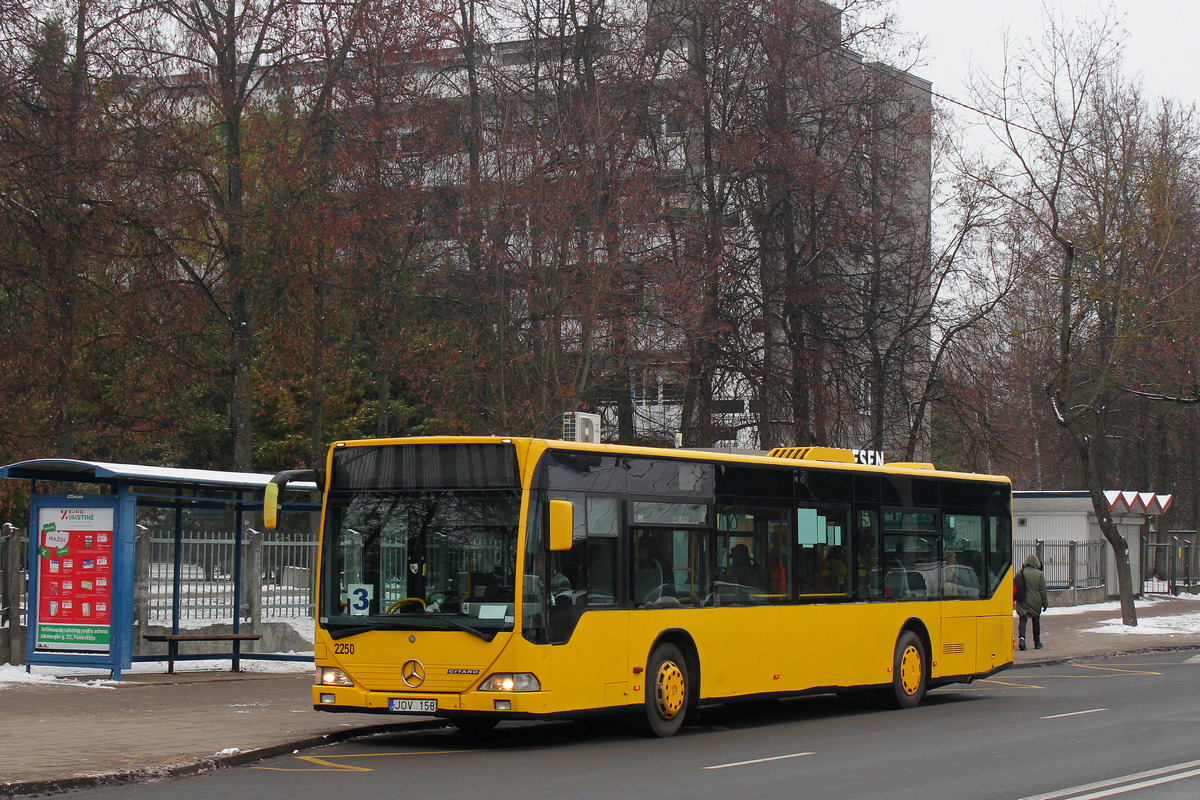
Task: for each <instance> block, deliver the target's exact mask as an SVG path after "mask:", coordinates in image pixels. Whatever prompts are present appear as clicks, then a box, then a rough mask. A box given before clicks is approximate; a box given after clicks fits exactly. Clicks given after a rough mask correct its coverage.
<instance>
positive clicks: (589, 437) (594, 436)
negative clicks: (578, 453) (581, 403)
mask: <svg viewBox="0 0 1200 800" xmlns="http://www.w3.org/2000/svg"><path fill="white" fill-rule="evenodd" d="M563 439H565V440H567V441H568V442H589V443H591V444H600V415H599V414H584V413H582V412H579V411H568V412H566V413H565V414H563Z"/></svg>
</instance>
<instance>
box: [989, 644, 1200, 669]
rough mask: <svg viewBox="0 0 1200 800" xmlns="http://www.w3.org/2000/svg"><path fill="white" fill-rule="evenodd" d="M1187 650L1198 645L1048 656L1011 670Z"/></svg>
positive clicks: (1199, 645) (1023, 663)
mask: <svg viewBox="0 0 1200 800" xmlns="http://www.w3.org/2000/svg"><path fill="white" fill-rule="evenodd" d="M1187 650H1200V644H1173V645H1162V646H1159V647H1139V648H1136V649H1133V650H1109V651H1105V652H1101V653H1087V654H1081V655H1074V656H1058V657H1054V656H1050V657H1045V656H1044V657H1042V658H1038V659H1033V660H1029V661H1022V662H1021V663H1020V664H1018V663H1016V662H1014V663H1013V666H1012V668H1013V669H1029V668H1032V667H1056V666H1058V665H1060V664H1072V663H1075V662H1077V661H1104V660H1106V659H1110V658H1121V657H1122V656H1141V655H1150V654H1152V653H1181V652H1185V651H1187Z"/></svg>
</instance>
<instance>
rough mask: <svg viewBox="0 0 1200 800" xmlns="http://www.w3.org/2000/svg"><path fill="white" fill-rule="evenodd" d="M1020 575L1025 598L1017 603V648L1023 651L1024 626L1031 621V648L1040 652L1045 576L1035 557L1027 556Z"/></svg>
mask: <svg viewBox="0 0 1200 800" xmlns="http://www.w3.org/2000/svg"><path fill="white" fill-rule="evenodd" d="M1021 574H1022V575H1024V576H1025V597H1024V598H1022V599H1020V600H1018V601H1017V616H1018V617H1020V618H1021V620H1020V622H1018V623H1017V636H1018V637H1019V639H1018V642H1019V644H1018V645H1017V646H1018V647H1019V648H1020V649H1022V650H1024V649H1025V624H1026V623H1027V622H1028V621H1029V620H1030V619H1032V620H1033V646H1034V648H1036V649H1038V650H1041V649H1042V612H1043V611H1045V610H1046V608H1047V605H1046V603H1047V601H1048V600H1049V596H1048V595H1047V594H1046V576H1045V575H1044V574H1042V562H1041V560H1040V559H1039V558H1038V557H1037V555H1035V554H1033V553H1030V554H1029V558H1027V559H1025V566H1024V567H1022V568H1021Z"/></svg>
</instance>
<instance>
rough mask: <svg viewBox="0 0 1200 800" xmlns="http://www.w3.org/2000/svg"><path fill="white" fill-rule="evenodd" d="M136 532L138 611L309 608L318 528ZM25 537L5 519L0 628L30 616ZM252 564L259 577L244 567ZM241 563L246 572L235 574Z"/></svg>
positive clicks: (286, 611)
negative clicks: (142, 590)
mask: <svg viewBox="0 0 1200 800" xmlns="http://www.w3.org/2000/svg"><path fill="white" fill-rule="evenodd" d="M138 539H139V543H141V542H145V544H144V545H142V544H139V547H142V546H144V547H147V548H148V554H147V556H145V557H143V558H141V559H138V563H139V566H140V567H141V573H142V574H140V575H137V576H136V578H135V580H137V581H139V582H142V583H144V584H146V585H147V586H148V593H147V594H146V595H144V596H146V597H147V598H148V599H147V600H145V601H143V604H144V608H141V609H138V608H135V610H134V615H135V619H139V618H141V619H144V620H145V621H146V622H147V623H149V624H152V625H170V624H172V621H173V619H174V614H175V609H176V605H178V618H179V619H180V620H181V621H184V622H191V623H199V624H208V623H220V622H230V621H232V620H233V617H234V611H235V603H236V604H237V605H240V606H241V609H240V612H241V613H240V617H239V618H240V619H242V620H245V621H264V622H266V621H282V620H289V619H306V618H311V617H312V616H313V576H314V572H315V568H316V559H317V541H316V537H315V535H306V534H303V533H297V532H296V531H294V530H293V531H263V532H259V531H255V530H253V529H249V528H248V529H246V530H245V531H244V532H243V535H242V536H241V537H238V536H235V535H234V533H233V531H230V530H228V529H225V530H221V529H214V528H212V527H211V526H201V525H192V526H189V527H188V529H186V530H184V531H183V532H182V535H181V537H180V539H179V545H178V547H176V540H175V532H174V528H173V527H166V526H163V527H155V528H153V529H152V528H149V527H147V526H144V525H139V526H138ZM28 542H29V538H28V532H27V531H26V530H25V529H23V528H17V527H15V526H11V525H6V526H5V527H4V531H3V534H2V535H0V628H8V627H11V626H14V625H15V626H16V627H24V626H25V625H26V624H27V622H28V608H27V606H28V591H29V581H28V575H27V568H28V558H27V552H26V547H27V546H28ZM254 565H257V566H258V569H257V572H258V576H257V578H254V577H251V576H250V574H249V572H248V568H250V567H252V566H254ZM239 571H240V572H241V573H243V574H245V575H246V578H245V579H244V580H243V581H240V582H239V581H238V577H237V576H238V573H239ZM239 584H240V585H239ZM176 597H178V598H179V600H178V603H177V604H176V602H175V598H176Z"/></svg>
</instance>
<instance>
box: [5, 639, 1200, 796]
mask: <svg viewBox="0 0 1200 800" xmlns="http://www.w3.org/2000/svg"><path fill="white" fill-rule="evenodd" d="M1188 650H1200V644H1187V645H1165V646H1162V647H1146V648H1139V649H1135V650H1114V651H1108V652H1102V653H1089V654H1087V655H1075V656H1061V657H1043V658H1039V659H1036V660H1030V661H1024V662H1021V663H1020V664H1017V663H1014V664H1013V665H1012V669H1033V668H1036V667H1054V666H1059V665H1062V664H1070V663H1075V662H1080V661H1104V660H1106V659H1112V658H1120V657H1122V656H1130V655H1146V654H1151V653H1175V652H1184V651H1188ZM448 724H450V723H449V721H448V720H443V719H429V720H414V721H412V722H392V723H387V724H382V725H367V726H364V727H361V728H345V729H342V730H338V731H333V732H331V733H323V734H321V735H319V736H308V737H305V738H303V739H295V740H292V741H290V742H285V743H282V744H274V745H268V746H266V747H258V748H255V749H253V750H244V751H241V752H238V753H231V754H229V755H227V756H205V757H203V758H198V759H195V760H193V761H188V762H184V763H180V764H171V765H164V766H158V767H149V768H144V769H133V770H122V771H120V772H104V773H98V774H91V775H74V776H71V777H69V778H52V779H48V780H37V781H14V782H13V783H0V797H34V796H37V795H50V794H61V793H64V792H72V791H79V790H84V789H96V788H100V787H102V786H119V785H128V784H133V783H149V782H152V781H158V780H167V779H172V778H184V777H190V776H192V775H199V774H201V773H204V772H212V771H214V770H218V769H226V768H229V767H240V766H244V765H246V764H253V763H254V762H256V761H265V760H267V759H269V758H275V757H277V756H281V755H286V754H287V753H291V752H295V751H298V750H312V749H314V748H317V747H322V746H324V745H329V744H337V743H339V742H345V741H348V740H350V739H357V738H360V737H365V736H377V735H380V734H387V733H400V732H404V731H419V730H433V729H435V728H442V727H445V726H446V725H448Z"/></svg>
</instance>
